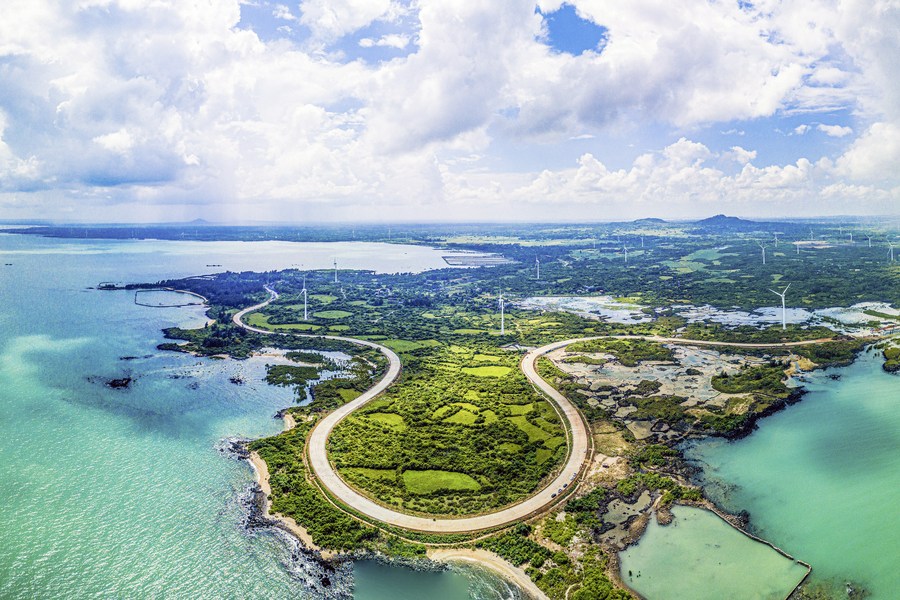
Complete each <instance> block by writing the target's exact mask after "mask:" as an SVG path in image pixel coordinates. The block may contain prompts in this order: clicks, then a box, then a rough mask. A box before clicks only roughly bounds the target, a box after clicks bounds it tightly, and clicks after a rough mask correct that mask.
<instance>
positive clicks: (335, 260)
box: [334, 259, 337, 283]
mask: <svg viewBox="0 0 900 600" xmlns="http://www.w3.org/2000/svg"><path fill="white" fill-rule="evenodd" d="M334 282H335V283H337V259H334Z"/></svg>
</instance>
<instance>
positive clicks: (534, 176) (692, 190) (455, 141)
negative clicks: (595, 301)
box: [0, 0, 900, 218]
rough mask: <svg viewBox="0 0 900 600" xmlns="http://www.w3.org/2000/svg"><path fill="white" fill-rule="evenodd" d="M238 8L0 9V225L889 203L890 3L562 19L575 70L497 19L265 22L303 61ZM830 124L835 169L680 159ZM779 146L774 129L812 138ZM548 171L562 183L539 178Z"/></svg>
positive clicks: (421, 8)
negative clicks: (582, 26) (761, 125)
mask: <svg viewBox="0 0 900 600" xmlns="http://www.w3.org/2000/svg"><path fill="white" fill-rule="evenodd" d="M242 1H243V0H207V1H206V2H203V3H190V2H178V1H176V0H83V1H81V2H79V3H72V2H66V1H64V0H8V1H7V3H6V5H5V7H7V9H8V11H9V12H10V14H15V15H16V18H15V19H4V20H0V203H2V206H6V207H9V206H13V205H15V206H17V207H19V208H20V209H21V210H22V211H27V210H29V207H32V210H34V211H38V210H39V209H37V208H34V207H37V206H38V205H39V204H40V203H41V202H45V203H46V206H48V207H50V208H54V207H56V208H58V209H59V210H63V209H71V210H76V209H78V208H84V209H85V210H86V209H87V208H90V207H94V208H95V210H94V213H90V212H89V211H87V212H85V211H82V212H84V214H95V215H98V216H100V217H104V218H105V217H106V216H107V215H112V214H114V213H115V210H110V207H113V208H114V207H116V206H121V207H122V209H121V212H120V213H119V214H121V215H122V216H123V217H127V216H129V215H131V214H133V213H132V210H133V208H134V207H135V206H136V205H141V206H144V207H146V209H145V210H146V213H147V214H149V213H151V212H152V210H153V207H154V206H157V207H163V208H160V209H159V212H161V213H162V212H166V211H168V210H169V207H172V206H180V207H182V209H183V210H185V211H190V210H191V207H196V210H197V211H200V210H212V209H215V210H218V211H220V212H221V213H222V214H223V215H225V216H227V215H229V214H230V215H233V216H235V217H240V216H244V215H249V216H254V215H256V216H259V214H260V211H268V212H267V213H266V214H267V216H268V217H269V218H277V217H278V216H285V217H289V218H301V217H304V216H305V215H307V214H308V212H309V211H314V212H316V214H319V211H320V210H328V209H329V207H338V208H337V209H335V214H338V213H340V211H341V210H342V208H341V207H344V206H351V205H353V206H356V207H359V211H358V213H354V214H360V215H374V216H376V217H378V216H383V215H384V214H387V213H386V211H385V210H384V209H383V207H388V206H390V207H397V210H398V211H399V213H398V214H397V216H398V217H399V216H405V215H414V214H420V213H419V212H417V211H419V210H420V209H421V207H423V206H424V207H429V210H434V211H440V210H441V207H453V206H459V207H472V206H497V207H501V206H505V207H507V212H508V207H509V206H510V203H511V202H524V203H526V204H528V205H529V206H530V205H533V204H536V203H538V202H539V201H540V200H541V198H542V196H541V194H544V196H543V198H544V199H545V200H546V201H547V202H553V203H556V204H561V203H565V202H569V204H570V205H571V206H590V205H591V203H593V204H596V205H604V206H606V205H609V206H617V207H621V208H622V210H625V209H626V208H627V207H629V206H632V207H635V206H636V207H641V208H642V209H644V210H646V211H648V212H653V211H654V210H655V209H656V208H658V207H663V208H665V207H669V206H672V207H682V208H684V209H685V210H687V207H690V206H696V205H703V206H705V205H706V204H707V203H712V204H716V203H718V204H720V205H722V206H720V208H721V210H726V208H725V207H726V206H731V205H734V206H748V207H749V206H751V205H752V203H753V194H758V198H759V203H760V204H759V206H760V207H766V206H769V207H771V206H774V204H773V203H774V202H777V199H778V198H797V197H801V196H802V197H804V198H806V197H813V196H814V195H815V194H816V193H821V194H823V197H824V198H826V201H827V202H832V201H833V202H835V206H839V201H838V198H840V197H841V195H842V194H843V195H844V196H845V197H853V198H860V197H868V198H871V199H872V202H873V203H877V202H884V201H885V200H884V199H885V198H895V199H896V194H897V192H896V190H897V189H898V186H900V182H898V179H897V177H898V176H897V174H896V165H897V164H900V148H898V146H900V142H898V140H900V84H898V82H900V72H898V70H900V67H898V63H897V61H896V60H894V58H893V57H895V56H897V55H898V53H900V38H898V36H896V31H897V30H898V28H900V19H898V7H897V3H896V2H879V3H876V4H875V6H874V7H873V6H872V5H871V3H867V2H863V1H862V0H846V1H844V2H841V3H839V4H837V5H835V4H834V3H833V2H831V1H830V0H811V2H810V3H804V5H803V6H799V5H797V3H782V2H775V1H774V0H761V1H760V2H754V3H753V4H752V5H750V4H746V5H744V6H743V8H742V7H741V6H738V4H737V3H730V2H729V3H722V2H697V3H672V2H662V1H661V0H648V1H646V2H612V1H609V0H573V1H572V2H570V3H571V4H574V5H575V7H576V10H577V11H578V14H579V15H580V16H582V17H583V18H586V19H590V20H592V21H594V22H595V23H597V24H598V25H602V26H604V27H606V28H607V30H608V39H607V40H606V45H605V46H604V49H603V51H602V52H599V53H596V52H588V53H585V54H583V55H580V56H571V55H568V54H562V53H556V52H553V51H552V49H551V48H548V47H547V45H546V37H545V36H543V33H544V27H545V25H544V23H543V18H542V16H541V15H540V14H536V13H535V11H534V7H533V5H529V4H527V3H521V2H519V1H518V0H496V1H495V2H483V1H479V0H454V1H452V2H447V1H438V0H421V1H418V2H401V1H398V0H327V1H326V0H304V1H303V2H300V3H299V4H296V3H295V4H289V3H284V4H277V3H272V4H267V5H266V6H270V7H271V8H272V16H273V18H274V19H276V21H277V22H280V23H286V22H290V23H291V24H292V25H293V24H294V23H297V24H298V25H302V26H303V27H296V28H295V29H296V30H298V31H299V30H302V31H308V32H309V35H308V38H306V39H301V40H286V39H281V40H279V39H273V40H268V39H267V40H262V39H260V37H258V36H257V35H256V34H255V33H254V31H253V30H252V28H251V27H249V26H247V25H246V24H245V23H242V22H241V2H242ZM560 4H561V2H559V1H558V0H542V1H541V3H540V6H541V9H542V10H543V11H544V12H545V13H546V12H551V11H552V10H555V9H556V8H559V6H560ZM873 11H874V16H873ZM401 22H402V25H401ZM410 22H413V23H412V25H410ZM388 25H390V26H391V27H387V26H388ZM863 25H865V26H863ZM342 44H345V45H344V46H342ZM350 46H353V47H354V50H355V53H356V54H359V53H365V51H366V50H367V49H372V48H379V47H385V48H396V49H404V50H406V51H408V52H409V53H408V54H406V55H404V56H401V57H398V58H395V59H393V60H390V61H385V62H380V63H378V64H368V63H366V62H365V61H364V60H347V59H346V58H344V56H345V55H346V54H347V53H346V52H343V50H344V49H346V48H349V47H350ZM835 108H840V109H843V110H846V111H848V112H851V111H852V113H853V114H854V119H855V120H856V121H855V122H853V123H852V125H853V127H849V126H846V125H832V124H819V125H814V126H815V127H816V129H818V130H819V131H820V132H822V133H825V134H827V135H829V136H834V137H839V138H841V140H842V141H841V142H839V143H840V144H841V145H840V146H839V150H834V149H833V148H834V147H835V142H832V143H831V145H830V146H829V149H828V150H826V149H824V146H823V149H822V150H820V151H818V152H819V153H818V154H816V155H810V156H794V157H793V158H792V159H791V160H790V161H788V162H789V164H784V165H763V166H759V167H757V166H755V165H754V163H755V162H756V161H757V148H745V147H741V146H732V147H730V148H728V147H724V148H715V149H711V147H710V146H708V145H705V144H701V143H699V142H696V141H694V140H695V139H708V138H707V137H704V136H703V135H702V133H703V132H704V131H705V130H709V129H710V128H714V129H713V131H715V132H719V131H722V132H725V133H726V134H727V135H744V130H745V129H748V130H750V129H751V128H750V126H749V125H748V122H752V121H753V120H754V119H761V118H772V119H779V118H781V117H783V116H786V115H794V114H796V113H804V114H806V113H809V114H810V115H811V116H810V117H809V118H808V119H805V118H804V120H808V122H810V123H813V124H815V123H817V122H818V121H819V120H820V119H823V117H818V116H815V114H816V113H817V112H821V111H830V110H833V109H835ZM826 119H827V117H826ZM795 123H796V121H791V122H790V125H787V124H782V123H779V125H780V126H781V127H783V129H784V130H785V131H791V130H793V132H794V133H795V134H803V133H806V132H807V131H808V130H809V128H810V125H800V126H797V127H796V128H795V127H794V124H795ZM660 131H665V132H666V133H664V134H661V133H659V132H660ZM613 134H614V135H615V136H616V138H617V139H622V138H624V137H628V136H629V135H630V134H633V135H634V137H635V138H636V139H639V140H640V142H639V143H637V144H636V146H637V147H639V148H643V149H645V150H647V151H645V150H641V152H642V153H641V154H639V155H636V154H637V152H638V151H637V150H634V151H631V150H627V149H626V148H627V144H622V145H621V146H622V147H619V148H613V149H610V148H607V149H606V151H607V152H614V151H618V152H620V153H628V152H634V153H633V154H627V155H624V154H623V157H622V159H621V160H622V162H620V163H617V166H621V165H622V164H629V163H630V166H629V167H628V168H621V169H619V168H616V169H613V168H609V167H607V166H606V165H605V164H604V163H603V162H602V161H600V160H599V159H598V158H597V156H601V155H603V146H604V144H606V143H608V142H607V140H608V139H609V137H610V136H611V135H613ZM749 138H750V136H748V139H749ZM782 139H783V138H782ZM807 140H813V138H812V137H810V138H807ZM772 143H778V142H777V141H774V142H772ZM744 145H745V146H750V145H751V144H744ZM548 148H549V149H550V150H546V149H548ZM586 148H589V149H591V152H589V153H586V154H585V153H584V151H585V149H586ZM759 150H760V152H759V155H760V156H765V155H766V153H764V152H762V150H763V148H759ZM828 152H834V154H830V155H827V156H826V154H828ZM551 155H552V156H551ZM472 157H476V158H472ZM823 157H824V158H825V159H826V160H820V159H823ZM566 160H569V161H571V162H570V163H569V164H577V167H575V168H570V169H566V168H559V165H560V164H564V163H565V161H566ZM611 164H612V163H611ZM517 165H519V166H517ZM544 166H546V167H547V168H543V167H544ZM720 167H721V168H725V169H732V170H734V169H740V171H739V172H738V173H733V172H729V173H723V172H722V171H720ZM825 190H828V193H827V194H824V192H825ZM4 194H5V195H4ZM866 194H868V196H866ZM567 199H568V200H567ZM473 203H475V204H473ZM604 203H605V204H604ZM629 203H631V204H629ZM810 206H811V207H812V208H816V207H817V206H816V205H814V204H812V205H810ZM823 206H824V205H823ZM100 207H102V208H100ZM404 207H405V208H404ZM40 210H43V209H40ZM498 210H500V209H498ZM721 210H719V211H718V212H721ZM404 211H406V212H404ZM501 212H502V211H501ZM586 212H587V213H590V211H589V210H586ZM745 212H752V210H749V209H748V210H747V211H745ZM141 214H144V213H141ZM572 214H573V217H576V216H579V217H580V215H576V213H572ZM602 214H603V215H605V216H612V213H611V212H609V211H605V210H604V212H603V213H602ZM0 216H2V213H0ZM476 216H477V215H476ZM600 216H601V215H597V218H599V217H600ZM119 218H122V217H119Z"/></svg>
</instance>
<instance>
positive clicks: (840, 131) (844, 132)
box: [816, 123, 853, 138]
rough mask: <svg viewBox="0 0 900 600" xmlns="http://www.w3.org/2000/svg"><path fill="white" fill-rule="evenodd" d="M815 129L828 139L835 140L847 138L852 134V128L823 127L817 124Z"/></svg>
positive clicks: (839, 126) (840, 126) (838, 126)
mask: <svg viewBox="0 0 900 600" xmlns="http://www.w3.org/2000/svg"><path fill="white" fill-rule="evenodd" d="M816 129H818V130H819V131H821V132H822V133H824V134H825V135H827V136H829V137H837V138H841V137H844V136H848V135H850V134H851V133H853V128H852V127H844V126H843V125H824V124H822V123H819V124H818V125H816Z"/></svg>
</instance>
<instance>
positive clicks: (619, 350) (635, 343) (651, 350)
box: [568, 339, 672, 367]
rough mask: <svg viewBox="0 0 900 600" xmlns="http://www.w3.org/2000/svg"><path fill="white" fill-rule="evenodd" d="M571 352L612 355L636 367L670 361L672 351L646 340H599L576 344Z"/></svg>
mask: <svg viewBox="0 0 900 600" xmlns="http://www.w3.org/2000/svg"><path fill="white" fill-rule="evenodd" d="M568 350H569V352H585V353H603V354H612V355H613V356H615V357H616V358H617V359H618V360H619V362H621V363H622V364H623V365H625V366H626V367H636V366H638V364H640V363H641V362H644V361H648V360H658V361H670V360H672V351H671V350H669V349H668V348H666V347H665V346H663V345H662V344H659V343H656V342H649V341H646V340H616V339H598V340H588V341H585V342H576V343H574V344H572V345H571V346H569V348H568Z"/></svg>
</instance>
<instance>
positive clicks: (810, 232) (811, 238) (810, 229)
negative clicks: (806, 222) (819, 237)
mask: <svg viewBox="0 0 900 600" xmlns="http://www.w3.org/2000/svg"><path fill="white" fill-rule="evenodd" d="M815 239H816V238H815V236H814V235H813V230H812V227H810V228H809V241H811V242H812V241H813V240H815Z"/></svg>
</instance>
